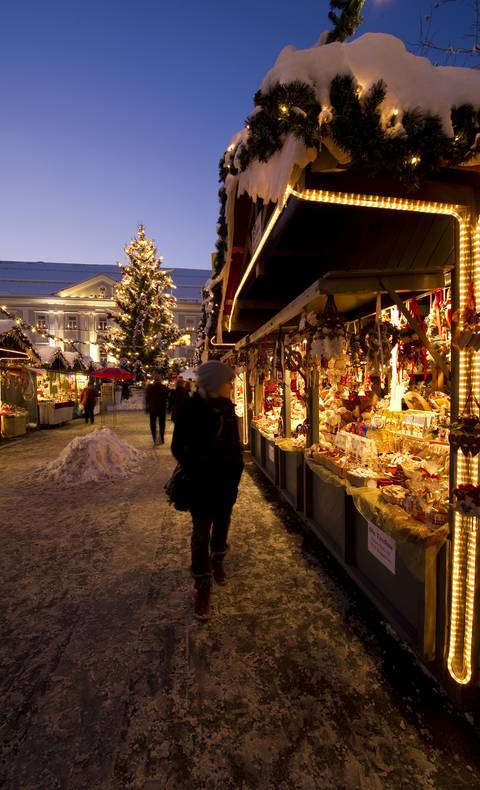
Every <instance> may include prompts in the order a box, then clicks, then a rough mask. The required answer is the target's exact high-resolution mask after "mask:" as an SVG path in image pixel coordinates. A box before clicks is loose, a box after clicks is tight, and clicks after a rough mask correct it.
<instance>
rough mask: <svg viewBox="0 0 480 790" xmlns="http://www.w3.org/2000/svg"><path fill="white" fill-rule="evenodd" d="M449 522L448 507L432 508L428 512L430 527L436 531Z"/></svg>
mask: <svg viewBox="0 0 480 790" xmlns="http://www.w3.org/2000/svg"><path fill="white" fill-rule="evenodd" d="M447 521H448V507H447V506H444V507H443V508H440V509H439V508H438V507H432V508H430V510H428V511H427V523H428V525H429V527H432V528H433V529H436V528H437V527H443V525H444V524H446V523H447Z"/></svg>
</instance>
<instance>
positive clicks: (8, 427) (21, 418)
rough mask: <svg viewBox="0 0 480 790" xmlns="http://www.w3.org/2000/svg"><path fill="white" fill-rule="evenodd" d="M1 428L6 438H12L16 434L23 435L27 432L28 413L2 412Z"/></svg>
mask: <svg viewBox="0 0 480 790" xmlns="http://www.w3.org/2000/svg"><path fill="white" fill-rule="evenodd" d="M1 430H2V437H3V438H4V439H12V438H13V437H15V436H23V435H24V434H26V432H27V415H26V414H19V415H13V414H2V415H1Z"/></svg>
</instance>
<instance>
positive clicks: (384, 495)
mask: <svg viewBox="0 0 480 790" xmlns="http://www.w3.org/2000/svg"><path fill="white" fill-rule="evenodd" d="M406 496H407V491H406V490H405V488H403V487H402V486H399V485H390V486H382V489H381V491H380V499H381V500H382V502H386V503H387V504H389V505H399V506H400V507H403V504H404V502H405V497H406Z"/></svg>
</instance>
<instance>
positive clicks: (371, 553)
mask: <svg viewBox="0 0 480 790" xmlns="http://www.w3.org/2000/svg"><path fill="white" fill-rule="evenodd" d="M304 515H305V520H306V522H307V524H308V526H309V528H310V529H311V531H312V532H313V533H314V534H315V535H316V536H317V537H318V538H319V539H320V540H321V541H322V542H323V543H324V544H325V545H326V546H327V548H328V549H329V550H330V551H331V552H332V554H333V555H334V556H335V557H336V558H337V560H338V561H339V562H340V563H341V565H342V566H343V567H344V568H345V570H346V571H347V572H348V574H349V575H350V576H351V577H352V578H353V579H354V580H355V582H356V583H357V584H358V586H359V587H360V589H362V590H363V592H364V593H365V594H366V595H367V596H368V597H369V598H370V599H371V600H372V601H373V603H374V604H375V605H376V606H377V608H378V609H379V610H380V611H381V612H382V613H383V614H384V616H385V617H386V618H387V620H389V621H390V622H391V623H392V624H393V625H394V627H395V629H396V631H397V633H398V634H399V635H400V636H401V637H402V639H404V640H405V641H406V642H408V643H409V644H410V645H412V647H413V648H414V649H415V651H416V652H417V653H418V654H419V655H420V656H421V657H422V658H423V659H424V660H426V661H432V660H433V659H434V658H435V629H436V611H437V576H438V572H437V564H438V559H439V557H440V553H441V552H442V550H444V549H443V547H444V545H445V542H446V539H447V535H448V526H447V525H444V526H442V527H439V528H438V529H431V528H429V527H428V526H427V525H425V524H423V523H422V522H419V521H416V520H415V519H413V518H412V517H411V516H410V515H409V514H408V513H406V512H405V511H404V510H403V509H402V508H400V507H398V506H396V505H389V504H385V503H382V501H381V499H380V492H379V490H378V489H369V488H356V487H353V486H350V485H349V484H348V483H347V482H346V480H345V479H344V478H341V477H339V476H338V475H335V474H334V473H333V472H331V471H329V470H327V469H326V468H324V467H322V466H320V465H318V464H316V463H315V462H314V461H312V460H311V459H309V458H306V459H305V511H304Z"/></svg>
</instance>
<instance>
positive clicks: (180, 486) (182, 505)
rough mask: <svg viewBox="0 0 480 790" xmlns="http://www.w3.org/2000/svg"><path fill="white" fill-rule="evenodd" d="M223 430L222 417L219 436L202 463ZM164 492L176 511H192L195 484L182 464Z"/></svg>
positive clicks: (206, 456)
mask: <svg viewBox="0 0 480 790" xmlns="http://www.w3.org/2000/svg"><path fill="white" fill-rule="evenodd" d="M222 430H223V417H220V427H219V429H218V431H217V435H216V436H215V439H214V440H213V442H212V446H211V447H209V449H208V450H207V452H206V453H205V454H204V455H203V457H202V459H201V461H202V463H203V462H205V461H206V460H207V458H208V456H209V455H210V453H211V452H212V450H213V448H214V447H215V445H216V443H217V441H218V440H219V438H220V436H221V433H222ZM164 491H165V493H166V495H167V499H168V503H169V504H170V505H173V507H174V508H175V510H181V511H183V512H184V511H185V510H190V507H191V505H192V494H193V484H192V480H191V478H190V477H189V475H188V472H186V471H185V469H184V468H183V466H181V464H177V465H176V467H175V469H174V470H173V474H172V476H171V478H170V480H168V481H167V482H166V483H165V486H164Z"/></svg>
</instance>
